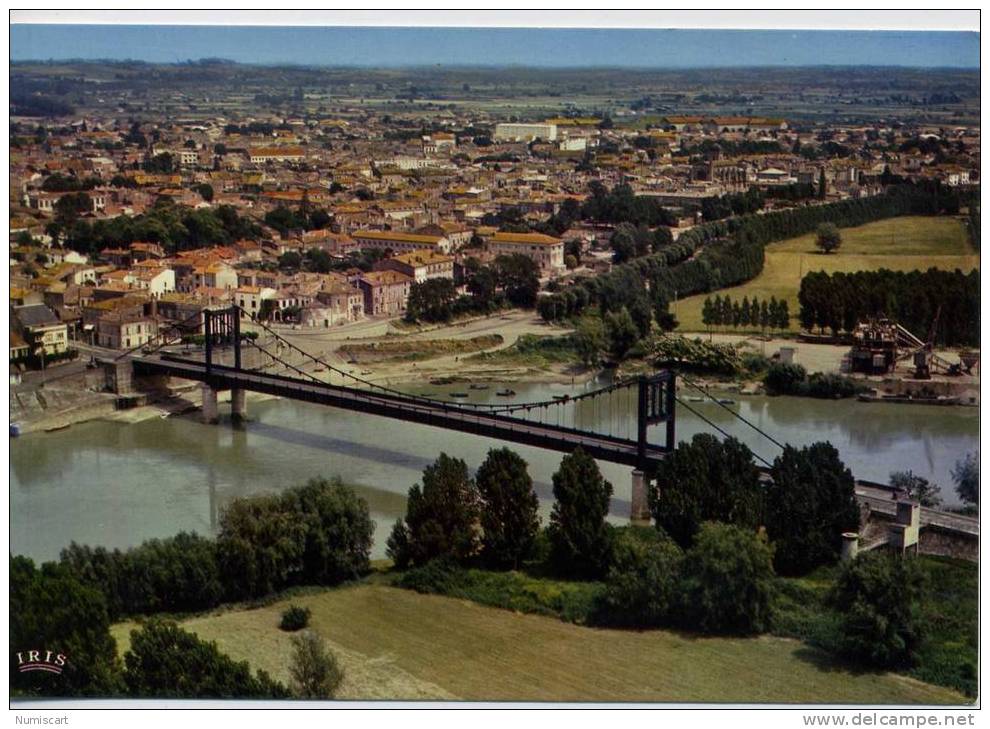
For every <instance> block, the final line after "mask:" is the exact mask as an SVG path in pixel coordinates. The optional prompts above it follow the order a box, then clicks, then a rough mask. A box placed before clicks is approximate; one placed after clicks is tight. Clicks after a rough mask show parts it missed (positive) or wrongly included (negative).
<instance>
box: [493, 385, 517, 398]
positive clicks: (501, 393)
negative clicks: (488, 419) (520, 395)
mask: <svg viewBox="0 0 990 729" xmlns="http://www.w3.org/2000/svg"><path fill="white" fill-rule="evenodd" d="M515 394H516V391H515V390H510V389H509V388H508V387H507V388H505V389H504V390H496V392H495V395H496V396H498V397H513V396H514V395H515Z"/></svg>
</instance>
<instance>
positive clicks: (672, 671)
mask: <svg viewBox="0 0 990 729" xmlns="http://www.w3.org/2000/svg"><path fill="white" fill-rule="evenodd" d="M289 602H290V600H280V601H278V602H275V603H273V604H271V605H269V606H266V607H262V608H257V609H250V610H246V609H245V610H230V611H227V612H221V613H218V614H215V615H210V616H205V617H196V618H192V619H189V620H187V621H185V622H184V623H183V626H184V627H185V628H186V629H188V630H191V631H193V632H195V633H196V634H198V635H199V636H200V637H201V638H203V639H207V640H215V641H216V642H217V643H218V645H219V647H220V649H221V650H222V651H224V652H226V653H228V654H229V655H230V656H231V657H233V658H235V659H237V660H247V661H249V662H250V663H251V664H252V666H253V667H254V668H261V669H265V670H267V671H269V672H270V673H271V674H272V675H273V676H274V677H276V678H278V679H281V680H283V681H285V680H287V677H288V672H287V671H288V659H289V655H290V643H289V634H288V633H284V632H282V631H280V630H279V629H278V627H277V626H278V622H279V616H280V614H281V611H282V610H284V609H285V607H286V606H287V605H288V604H289ZM291 602H292V603H295V604H299V605H304V606H306V607H309V608H310V609H311V610H312V611H313V617H312V621H311V626H312V627H313V628H315V629H316V630H317V631H319V632H320V633H321V634H322V635H323V636H325V637H326V638H327V639H328V640H329V641H330V643H331V646H332V648H333V649H334V650H335V651H336V652H337V654H338V656H339V658H340V659H341V662H342V664H343V666H344V669H345V671H346V674H347V675H346V678H345V681H344V685H343V688H342V692H341V696H340V698H350V699H358V698H361V699H374V698H382V699H384V698H390V699H455V698H456V699H471V700H481V699H489V700H499V699H501V700H534V701H566V700H599V701H637V700H643V701H676V702H689V701H699V702H759V703H767V702H773V703H777V702H781V703H820V702H825V703H853V704H855V703H871V704H875V703H879V704H883V703H899V704H912V703H926V704H927V703H964V702H965V699H964V698H963V697H962V696H961V695H960V694H957V693H955V692H953V691H951V690H949V689H944V688H940V687H936V686H931V685H928V684H924V683H920V682H918V681H915V680H913V679H910V678H905V677H902V676H896V675H891V674H879V673H853V672H850V671H848V670H845V669H843V668H841V667H839V666H838V665H836V664H835V662H834V661H832V660H831V659H830V658H829V657H828V656H827V655H826V654H824V653H821V652H819V651H816V650H814V649H812V648H809V647H808V646H806V645H804V644H802V643H800V642H798V641H794V640H790V639H783V638H774V637H761V638H754V639H739V638H698V637H693V636H687V635H681V634H678V633H675V632H670V631H661V630H656V631H645V632H637V631H617V630H603V629H593V628H587V627H582V626H578V625H573V624H570V623H566V622H563V621H561V620H559V619H557V618H553V617H541V616H537V615H524V614H519V613H515V612H512V611H509V610H501V609H497V608H489V607H484V606H481V605H477V604H474V603H471V602H468V601H465V600H456V599H452V598H446V597H439V596H435V595H421V594H418V593H416V592H413V591H411V590H402V589H398V588H393V587H386V586H383V585H377V584H361V585H357V586H353V587H344V588H340V589H334V590H327V591H324V592H318V593H313V594H308V595H301V596H297V597H294V598H292V599H291ZM132 627H133V624H125V623H122V624H118V625H116V626H114V629H113V633H114V636H115V637H116V638H117V641H118V650H119V651H120V652H121V653H123V652H124V651H125V650H126V649H127V645H128V643H129V639H128V635H129V631H130V629H131V628H132Z"/></svg>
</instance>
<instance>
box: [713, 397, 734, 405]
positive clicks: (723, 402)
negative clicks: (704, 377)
mask: <svg viewBox="0 0 990 729" xmlns="http://www.w3.org/2000/svg"><path fill="white" fill-rule="evenodd" d="M716 402H718V404H719V405H735V404H736V401H735V400H730V399H729V398H727V397H720V398H718V400H716Z"/></svg>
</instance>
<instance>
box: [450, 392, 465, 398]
mask: <svg viewBox="0 0 990 729" xmlns="http://www.w3.org/2000/svg"><path fill="white" fill-rule="evenodd" d="M450 396H451V397H467V396H468V394H467V393H466V392H452V393H450Z"/></svg>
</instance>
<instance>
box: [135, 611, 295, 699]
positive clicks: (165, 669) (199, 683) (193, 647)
mask: <svg viewBox="0 0 990 729" xmlns="http://www.w3.org/2000/svg"><path fill="white" fill-rule="evenodd" d="M124 664H125V666H126V668H127V671H126V672H125V674H124V676H125V679H126V682H127V691H128V693H129V694H130V695H131V696H134V697H140V698H176V699H281V698H288V696H289V692H288V690H287V689H286V688H285V687H284V686H282V685H281V684H280V683H278V682H276V681H274V680H272V678H271V677H270V676H269V675H268V674H267V673H265V672H264V671H258V673H257V674H256V675H252V674H251V669H250V667H249V666H248V663H247V661H241V662H235V661H233V660H232V659H231V658H230V657H229V656H227V655H225V654H223V653H221V652H220V650H219V649H218V648H217V645H216V643H214V642H209V643H207V642H205V641H202V640H200V639H199V638H197V637H196V636H195V635H193V634H192V633H189V632H187V631H185V630H183V629H181V628H180V627H179V626H178V625H176V624H175V623H174V622H172V621H169V620H160V619H152V620H150V621H148V622H147V623H145V624H144V625H143V626H142V627H141V628H140V629H138V630H133V631H131V647H130V650H129V651H128V652H127V653H126V654H125V655H124Z"/></svg>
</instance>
